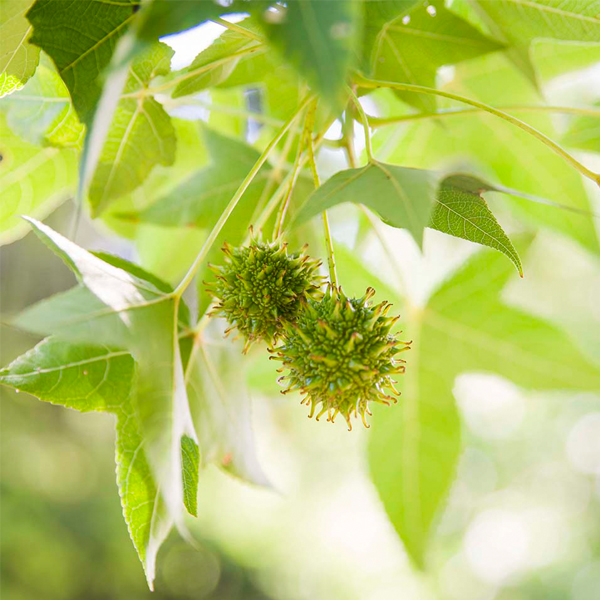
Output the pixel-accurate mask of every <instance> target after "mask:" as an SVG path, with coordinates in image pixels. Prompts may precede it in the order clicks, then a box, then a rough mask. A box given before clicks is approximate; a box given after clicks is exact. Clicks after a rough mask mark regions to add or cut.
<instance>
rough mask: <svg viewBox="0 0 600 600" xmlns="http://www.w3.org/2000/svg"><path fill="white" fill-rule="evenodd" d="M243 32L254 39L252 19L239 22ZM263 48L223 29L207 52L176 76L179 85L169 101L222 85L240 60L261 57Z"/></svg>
mask: <svg viewBox="0 0 600 600" xmlns="http://www.w3.org/2000/svg"><path fill="white" fill-rule="evenodd" d="M240 25H241V26H243V27H244V29H248V30H249V31H251V32H253V33H256V34H257V35H258V33H257V32H258V26H257V25H256V24H255V22H254V20H253V19H252V18H250V19H245V20H244V21H242V22H241V24H240ZM266 49H267V48H266V45H265V44H264V43H263V42H260V41H257V40H256V39H252V38H250V37H248V36H246V35H243V34H241V33H239V32H237V31H232V30H229V29H226V30H225V31H224V32H223V33H222V34H221V36H220V37H218V38H217V39H216V40H215V41H214V42H213V43H212V44H211V45H210V46H209V47H208V48H206V49H205V50H203V51H202V52H200V54H198V56H197V57H196V58H195V59H194V62H192V64H191V65H190V66H189V67H187V68H186V69H184V70H183V71H182V72H179V73H177V76H176V79H177V80H181V82H180V83H179V84H178V85H177V87H176V88H175V91H174V92H173V98H179V97H180V96H187V95H189V94H194V93H196V92H199V91H201V90H203V89H206V88H209V87H215V86H217V85H219V84H220V83H223V82H224V81H225V80H227V78H228V77H229V76H230V75H231V74H232V73H233V71H234V70H235V68H236V67H237V66H238V63H239V62H240V61H241V60H243V59H244V58H248V57H250V56H256V55H257V53H258V54H260V53H264V52H265V50H266Z"/></svg>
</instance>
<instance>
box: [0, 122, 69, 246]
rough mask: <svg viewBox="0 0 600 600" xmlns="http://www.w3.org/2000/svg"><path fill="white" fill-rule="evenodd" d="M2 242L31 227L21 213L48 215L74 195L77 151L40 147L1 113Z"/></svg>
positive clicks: (35, 215) (0, 221)
mask: <svg viewBox="0 0 600 600" xmlns="http://www.w3.org/2000/svg"><path fill="white" fill-rule="evenodd" d="M0 133H1V135H0V156H1V157H2V161H1V162H0V187H1V188H2V201H1V202H0V244H7V243H10V242H13V241H15V240H18V239H19V238H20V237H22V236H23V235H25V234H26V233H27V231H28V230H29V226H28V224H27V222H26V221H24V220H23V219H21V215H29V216H33V217H39V218H41V219H42V218H45V217H46V216H47V215H49V214H50V213H51V212H52V211H53V210H54V209H55V208H56V207H57V206H59V205H60V204H62V203H63V202H64V201H65V200H67V198H69V197H70V196H72V195H73V192H74V189H75V184H76V178H77V154H76V152H75V151H74V150H72V149H68V148H64V149H60V148H52V147H46V148H40V147H39V146H35V145H33V144H30V143H29V142H26V141H24V140H23V139H21V138H20V137H18V136H16V135H14V134H13V132H12V131H11V129H10V128H9V127H8V126H7V124H6V118H5V115H4V114H3V113H0Z"/></svg>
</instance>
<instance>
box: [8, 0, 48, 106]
mask: <svg viewBox="0 0 600 600" xmlns="http://www.w3.org/2000/svg"><path fill="white" fill-rule="evenodd" d="M32 1H33V0H32ZM31 4H32V2H28V1H27V0H5V1H4V2H3V3H2V14H1V15H0V29H1V30H2V38H1V39H0V98H2V97H4V96H7V95H8V94H12V93H13V92H15V91H17V90H19V89H21V88H22V87H23V85H24V84H25V83H26V82H27V80H28V79H29V78H30V77H31V76H32V75H33V74H34V73H35V69H36V67H37V64H38V60H39V56H40V51H39V49H38V48H36V47H35V46H32V45H31V44H30V43H29V36H30V35H31V25H30V24H29V22H28V21H27V19H26V18H25V13H26V12H27V10H28V9H29V7H30V6H31Z"/></svg>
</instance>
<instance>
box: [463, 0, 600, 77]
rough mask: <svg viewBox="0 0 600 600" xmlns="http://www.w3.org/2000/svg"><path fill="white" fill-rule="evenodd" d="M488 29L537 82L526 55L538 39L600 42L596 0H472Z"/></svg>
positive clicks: (524, 71)
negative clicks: (501, 41) (507, 45)
mask: <svg viewBox="0 0 600 600" xmlns="http://www.w3.org/2000/svg"><path fill="white" fill-rule="evenodd" d="M471 2H473V4H474V5H475V6H476V8H477V9H478V10H479V12H480V14H481V15H482V16H483V17H484V18H485V20H486V22H487V23H488V25H489V26H490V28H491V30H492V31H493V32H494V33H495V34H497V35H498V36H499V37H500V39H503V40H505V41H506V42H507V43H508V44H510V45H511V46H512V48H511V50H510V52H509V56H510V58H511V59H512V60H513V61H514V63H515V64H516V65H517V66H518V67H519V68H520V69H521V70H522V71H523V73H524V74H525V75H527V76H528V77H529V79H530V80H531V81H534V82H535V81H536V73H535V68H534V66H533V64H532V62H531V56H530V54H529V50H530V44H531V42H532V41H533V40H535V39H537V38H550V39H556V40H565V41H574V42H600V2H598V0H587V1H585V2H581V1H580V0H471Z"/></svg>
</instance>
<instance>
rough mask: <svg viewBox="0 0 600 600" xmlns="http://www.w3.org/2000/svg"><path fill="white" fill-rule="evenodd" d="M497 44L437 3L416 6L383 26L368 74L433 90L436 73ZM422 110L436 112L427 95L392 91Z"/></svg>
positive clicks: (480, 53)
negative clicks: (441, 68) (443, 67)
mask: <svg viewBox="0 0 600 600" xmlns="http://www.w3.org/2000/svg"><path fill="white" fill-rule="evenodd" d="M502 47H503V46H502V45H501V44H499V43H498V42H496V41H494V40H492V39H490V38H488V37H486V36H485V35H483V34H482V33H480V32H479V30H477V29H475V27H473V26H472V25H470V24H469V23H468V22H467V21H465V20H463V19H461V18H460V17H458V16H457V15H455V14H454V13H452V12H450V11H449V10H446V9H445V8H444V4H443V2H433V3H431V4H428V5H424V4H419V5H417V6H414V7H413V8H411V9H410V10H408V11H406V12H405V13H404V14H403V15H402V16H399V17H397V18H396V19H394V20H393V21H390V22H389V23H386V24H385V25H384V26H383V28H382V30H381V31H380V33H379V34H378V36H377V39H376V41H375V44H374V48H373V52H372V55H371V70H372V72H373V74H374V76H375V77H376V78H377V79H381V80H384V81H396V82H400V83H411V84H417V85H424V86H427V87H435V78H436V73H437V70H438V68H439V67H441V66H442V65H451V64H455V63H458V62H461V61H463V60H468V59H471V58H475V57H477V56H481V55H483V54H487V53H489V52H494V51H496V50H499V49H501V48H502ZM397 94H398V97H399V98H401V99H402V100H404V101H405V102H408V103H409V104H412V105H413V106H415V107H416V108H418V109H420V110H422V111H424V112H432V111H434V110H435V108H436V101H435V99H434V97H433V96H426V95H423V94H414V93H412V94H411V93H410V92H398V93H397Z"/></svg>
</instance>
